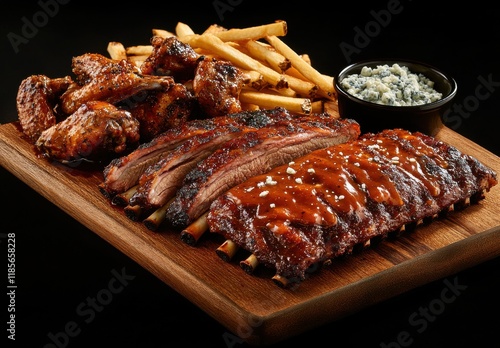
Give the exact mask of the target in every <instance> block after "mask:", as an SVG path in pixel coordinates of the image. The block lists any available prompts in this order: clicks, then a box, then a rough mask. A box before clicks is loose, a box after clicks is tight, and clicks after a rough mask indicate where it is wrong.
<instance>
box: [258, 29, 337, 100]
mask: <svg viewBox="0 0 500 348" xmlns="http://www.w3.org/2000/svg"><path fill="white" fill-rule="evenodd" d="M266 41H267V42H269V44H271V46H273V47H274V48H275V49H276V51H278V52H280V53H281V54H282V55H283V56H285V57H287V58H288V59H289V60H290V62H291V63H292V66H293V67H295V68H296V69H297V70H298V71H299V72H300V73H301V74H302V75H304V76H305V77H306V78H307V79H308V80H309V81H311V82H312V83H314V84H316V85H317V86H318V87H319V89H320V90H321V91H323V92H324V94H325V97H328V98H335V90H334V88H333V83H332V81H331V80H328V79H326V78H325V77H324V76H323V75H322V74H321V73H320V72H319V71H317V70H316V69H315V68H313V67H312V65H310V64H309V63H307V62H306V61H305V60H304V59H303V58H302V57H301V56H299V55H298V54H297V53H296V52H295V51H294V50H293V49H291V48H290V47H289V46H288V45H287V44H285V43H284V42H283V41H282V40H280V39H279V38H278V37H276V36H267V37H266Z"/></svg>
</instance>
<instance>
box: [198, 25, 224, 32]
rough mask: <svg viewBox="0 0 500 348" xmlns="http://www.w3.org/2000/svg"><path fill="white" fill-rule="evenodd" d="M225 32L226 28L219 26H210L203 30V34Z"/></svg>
mask: <svg viewBox="0 0 500 348" xmlns="http://www.w3.org/2000/svg"><path fill="white" fill-rule="evenodd" d="M226 30H227V29H226V28H224V27H223V26H221V25H219V24H212V25H210V26H209V27H208V28H207V29H205V31H204V32H203V34H215V33H219V32H221V31H226Z"/></svg>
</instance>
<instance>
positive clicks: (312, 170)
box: [307, 168, 316, 173]
mask: <svg viewBox="0 0 500 348" xmlns="http://www.w3.org/2000/svg"><path fill="white" fill-rule="evenodd" d="M307 172H308V173H316V171H315V170H314V168H309V169H308V170H307Z"/></svg>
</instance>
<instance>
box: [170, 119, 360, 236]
mask: <svg viewBox="0 0 500 348" xmlns="http://www.w3.org/2000/svg"><path fill="white" fill-rule="evenodd" d="M359 134H360V129H359V125H358V124H357V123H356V122H354V121H352V120H345V119H335V118H332V117H329V116H327V115H318V116H311V117H307V116H305V117H301V118H299V119H297V120H294V122H282V123H280V122H278V123H276V124H274V125H273V126H271V127H265V128H261V129H258V130H255V131H251V132H245V133H244V134H242V136H240V137H237V138H235V139H233V140H230V141H228V142H226V143H225V144H224V145H223V146H222V147H221V148H220V149H218V150H216V151H215V152H214V153H213V154H211V155H210V156H208V157H207V158H206V159H205V160H203V161H201V162H199V163H198V164H197V165H196V167H195V168H194V169H192V170H191V171H190V172H189V173H188V174H187V175H186V177H185V179H184V182H183V183H182V186H181V188H180V189H179V190H178V192H177V195H176V196H175V198H174V200H173V201H172V202H171V203H170V205H169V207H168V208H167V213H166V218H167V220H168V221H169V222H170V223H171V224H172V225H173V226H176V227H185V226H187V225H188V224H189V223H191V222H193V221H194V220H195V219H197V218H198V217H200V216H201V215H202V214H203V213H204V212H206V211H207V210H208V208H209V206H210V204H211V202H212V201H213V200H214V199H215V198H216V197H218V196H219V195H221V194H223V193H224V192H225V191H227V190H228V189H230V188H231V187H233V186H234V185H237V184H239V183H241V182H243V181H244V180H246V179H248V178H250V177H252V176H254V175H258V174H261V173H264V172H267V171H268V170H270V169H271V168H273V167H275V166H277V165H281V164H284V163H288V162H290V161H292V160H293V159H295V158H297V157H299V156H302V155H305V154H306V153H309V152H311V151H313V150H316V149H318V148H322V147H327V146H331V145H334V144H339V143H343V142H347V141H351V140H354V139H356V138H357V137H358V136H359Z"/></svg>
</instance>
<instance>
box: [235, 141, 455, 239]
mask: <svg viewBox="0 0 500 348" xmlns="http://www.w3.org/2000/svg"><path fill="white" fill-rule="evenodd" d="M404 134H405V133H403V135H402V136H404ZM405 139H406V140H408V141H409V143H410V145H411V146H407V145H406V146H405V145H403V143H402V142H401V141H398V140H392V139H389V138H380V137H373V138H367V139H364V140H360V141H356V142H353V143H349V144H341V145H337V146H334V147H330V148H326V149H321V150H317V151H314V152H312V153H310V154H309V155H306V156H303V157H301V158H299V159H297V160H296V161H295V162H291V163H289V164H288V165H285V166H280V167H276V168H274V169H273V170H271V171H270V172H268V173H267V174H264V175H259V176H255V177H253V178H251V179H249V180H247V181H246V182H244V183H243V184H240V185H238V186H236V187H234V188H232V189H231V190H230V191H229V194H230V195H231V196H232V199H233V200H235V201H236V202H243V204H245V205H248V206H254V207H256V209H257V212H256V215H257V216H256V217H257V219H256V221H254V222H255V223H257V221H262V222H263V223H264V224H267V226H268V227H270V228H271V229H272V230H273V231H274V232H275V233H280V230H283V232H285V230H286V229H287V226H288V224H289V223H290V222H293V221H297V222H300V223H301V224H308V225H327V226H333V225H335V224H336V223H337V220H338V217H339V215H341V214H351V213H358V214H360V215H361V216H362V213H363V210H364V209H365V207H366V204H367V202H368V200H372V201H375V202H377V203H383V204H386V205H394V206H401V205H403V204H404V202H403V200H402V198H401V196H400V195H399V193H398V190H397V187H396V185H395V183H394V182H392V181H391V178H390V177H389V176H388V175H385V174H384V168H385V169H387V168H388V167H391V166H397V167H399V169H400V170H403V171H404V172H407V174H409V175H411V176H412V177H414V178H415V179H417V180H418V181H421V182H422V184H423V185H425V187H427V188H428V189H429V191H430V192H431V194H433V195H436V194H439V185H438V181H437V180H438V178H435V177H433V176H432V175H430V174H429V173H426V172H425V171H424V168H423V166H422V165H421V163H420V162H419V158H420V157H421V156H428V157H431V158H434V160H435V161H436V162H437V163H438V164H439V165H440V166H445V165H446V161H444V160H443V159H442V158H436V155H435V152H434V151H433V149H432V148H431V147H429V146H427V145H425V143H423V142H422V141H421V140H420V139H418V138H416V137H412V136H409V137H406V138H405Z"/></svg>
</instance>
